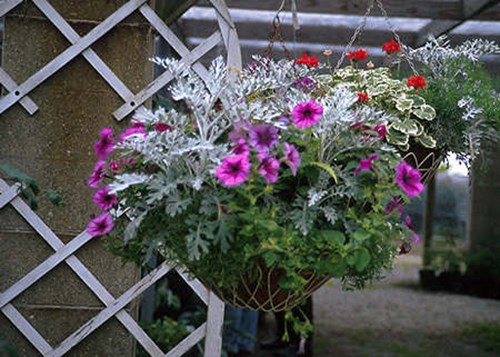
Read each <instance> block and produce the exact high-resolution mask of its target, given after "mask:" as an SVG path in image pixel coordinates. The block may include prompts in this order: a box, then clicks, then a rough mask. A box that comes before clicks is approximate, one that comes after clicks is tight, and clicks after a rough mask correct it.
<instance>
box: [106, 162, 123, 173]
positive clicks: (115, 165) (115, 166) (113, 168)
mask: <svg viewBox="0 0 500 357" xmlns="http://www.w3.org/2000/svg"><path fill="white" fill-rule="evenodd" d="M108 166H109V169H110V170H111V171H115V172H116V171H119V170H120V169H121V165H120V164H119V163H118V162H117V161H116V160H113V161H111V162H110V163H109V165H108Z"/></svg>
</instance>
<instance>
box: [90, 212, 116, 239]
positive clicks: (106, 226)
mask: <svg viewBox="0 0 500 357" xmlns="http://www.w3.org/2000/svg"><path fill="white" fill-rule="evenodd" d="M113 226H114V224H113V218H112V217H111V215H110V214H109V213H103V214H101V215H100V216H99V217H97V218H94V219H93V220H91V221H90V223H89V225H88V226H87V233H88V234H90V235H91V236H92V237H100V236H103V235H105V234H108V233H109V232H111V230H112V229H113Z"/></svg>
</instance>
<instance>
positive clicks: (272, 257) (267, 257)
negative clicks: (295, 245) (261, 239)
mask: <svg viewBox="0 0 500 357" xmlns="http://www.w3.org/2000/svg"><path fill="white" fill-rule="evenodd" d="M263 258H264V262H265V263H266V266H267V267H271V266H272V265H273V264H274V263H276V261H277V260H278V256H277V255H276V254H274V253H273V252H269V251H268V252H265V253H264V254H263Z"/></svg>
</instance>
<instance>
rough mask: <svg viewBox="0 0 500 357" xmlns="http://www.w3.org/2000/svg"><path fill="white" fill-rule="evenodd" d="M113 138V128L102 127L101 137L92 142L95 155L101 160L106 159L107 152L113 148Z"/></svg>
mask: <svg viewBox="0 0 500 357" xmlns="http://www.w3.org/2000/svg"><path fill="white" fill-rule="evenodd" d="M114 143H115V142H114V140H113V129H111V128H103V129H102V130H101V137H100V138H99V140H98V141H97V142H96V143H95V144H94V152H95V153H96V155H97V157H98V158H99V159H101V160H106V158H107V157H108V155H109V153H110V152H112V151H113V149H114Z"/></svg>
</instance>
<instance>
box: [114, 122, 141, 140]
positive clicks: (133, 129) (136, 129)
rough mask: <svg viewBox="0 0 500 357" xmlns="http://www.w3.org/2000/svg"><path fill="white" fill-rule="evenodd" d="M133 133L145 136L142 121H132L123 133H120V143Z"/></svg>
mask: <svg viewBox="0 0 500 357" xmlns="http://www.w3.org/2000/svg"><path fill="white" fill-rule="evenodd" d="M134 134H143V136H144V137H145V136H146V129H145V128H144V123H140V122H133V123H132V125H131V126H130V128H127V129H126V130H125V131H124V132H123V133H121V134H120V139H119V140H120V143H123V141H124V140H125V139H126V138H127V137H129V136H131V135H134Z"/></svg>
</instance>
